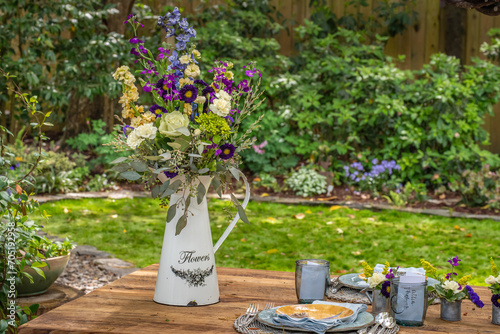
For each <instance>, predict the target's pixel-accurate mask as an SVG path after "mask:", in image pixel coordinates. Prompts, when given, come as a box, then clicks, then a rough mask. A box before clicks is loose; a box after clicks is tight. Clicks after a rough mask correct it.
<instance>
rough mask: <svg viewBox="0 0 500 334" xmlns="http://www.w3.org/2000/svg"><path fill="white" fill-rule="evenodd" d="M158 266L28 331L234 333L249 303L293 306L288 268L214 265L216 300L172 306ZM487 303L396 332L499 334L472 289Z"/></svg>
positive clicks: (432, 314)
mask: <svg viewBox="0 0 500 334" xmlns="http://www.w3.org/2000/svg"><path fill="white" fill-rule="evenodd" d="M157 270H158V265H152V266H149V267H147V268H144V269H142V270H139V271H136V272H134V273H132V274H130V275H128V276H125V277H124V278H122V279H119V280H117V281H115V282H113V283H111V284H109V285H106V286H104V287H102V288H100V289H97V290H95V291H93V292H91V293H89V294H88V295H86V296H84V297H81V298H78V299H76V300H74V301H71V302H69V303H67V304H64V305H62V306H60V307H58V308H56V309H54V310H52V311H50V312H48V313H46V314H43V315H42V316H40V317H38V318H37V319H34V320H32V321H30V322H29V323H27V324H25V325H23V326H22V327H21V329H20V333H21V334H27V333H36V334H44V333H154V334H155V333H232V334H234V333H236V331H235V330H234V329H233V322H234V320H235V319H236V318H237V317H238V316H240V315H241V314H243V313H244V312H245V310H246V309H247V307H248V305H249V304H250V303H253V302H256V303H258V304H259V305H260V307H261V308H262V307H264V305H265V304H266V303H267V302H274V303H275V305H277V306H278V305H286V304H295V303H296V302H297V300H296V296H295V284H294V274H293V273H291V272H279V271H266V270H253V269H233V268H217V274H218V277H219V287H220V295H221V298H220V299H221V301H220V303H218V304H214V305H210V306H202V307H173V306H166V305H160V304H157V303H155V302H153V294H154V288H155V283H156V274H157ZM476 292H477V293H478V294H479V296H480V297H481V299H482V300H483V301H484V302H485V304H486V306H485V307H484V308H483V309H479V308H477V307H474V305H473V304H472V303H471V302H470V301H468V300H467V301H464V302H463V304H462V321H460V322H446V321H443V320H440V319H439V305H433V306H430V307H429V309H428V312H427V318H426V321H425V326H423V327H416V328H402V329H401V330H400V333H416V334H430V333H467V334H471V333H496V334H498V333H500V326H495V325H493V324H491V302H490V301H489V300H490V298H491V293H490V292H489V290H488V289H487V288H485V287H479V288H477V289H476Z"/></svg>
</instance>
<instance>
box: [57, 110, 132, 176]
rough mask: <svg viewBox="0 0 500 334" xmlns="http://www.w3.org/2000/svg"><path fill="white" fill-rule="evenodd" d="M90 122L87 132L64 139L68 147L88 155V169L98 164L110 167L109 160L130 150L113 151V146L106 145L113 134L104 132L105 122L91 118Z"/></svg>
mask: <svg viewBox="0 0 500 334" xmlns="http://www.w3.org/2000/svg"><path fill="white" fill-rule="evenodd" d="M91 124H92V125H91V128H90V129H89V130H90V131H89V133H80V134H79V135H78V136H76V137H73V138H69V139H67V140H66V144H68V145H69V147H71V148H73V149H76V150H77V151H78V152H81V153H86V155H87V156H90V159H88V161H86V163H85V165H86V166H87V167H88V168H89V169H90V170H93V169H95V168H96V167H98V166H101V167H104V168H110V165H109V163H110V162H111V161H113V160H115V159H118V158H119V157H126V156H128V155H130V154H131V151H122V152H115V151H114V149H113V147H111V146H108V145H106V144H108V143H110V142H111V141H112V140H113V139H114V136H113V135H112V134H106V130H105V129H106V123H105V122H104V121H103V120H100V119H97V120H92V121H91Z"/></svg>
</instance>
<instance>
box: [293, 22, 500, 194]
mask: <svg viewBox="0 0 500 334" xmlns="http://www.w3.org/2000/svg"><path fill="white" fill-rule="evenodd" d="M297 30H298V32H299V34H300V35H302V36H303V38H304V40H303V45H304V50H303V51H302V52H301V54H300V56H301V57H303V58H304V59H305V60H307V63H306V65H305V66H304V67H303V68H302V69H301V71H300V72H298V73H297V77H296V79H295V81H296V82H297V84H296V85H295V87H294V89H293V93H292V94H291V95H290V100H291V103H290V105H291V106H293V108H292V121H294V122H295V124H297V129H296V130H295V129H293V130H292V132H294V131H297V132H298V133H299V135H300V137H299V138H297V140H296V151H297V153H300V154H302V155H304V156H309V155H312V154H317V153H318V152H320V153H322V154H323V155H325V156H329V155H330V156H332V159H339V158H340V159H342V160H347V161H369V159H370V157H373V156H376V157H380V158H382V159H386V160H391V159H397V161H398V164H399V165H400V166H401V176H402V178H403V180H407V181H408V180H411V181H412V182H417V183H420V182H423V183H425V184H426V186H427V187H437V186H438V185H440V184H446V183H447V182H448V181H450V180H452V179H453V178H454V177H455V176H456V175H459V174H460V173H461V172H462V171H464V170H466V169H472V170H475V169H477V168H480V166H481V165H482V164H483V162H488V163H490V164H491V165H492V166H495V168H497V167H498V166H499V165H500V159H499V157H498V156H497V155H494V154H491V153H489V152H487V151H485V150H483V149H481V146H480V145H484V144H488V134H487V132H486V131H485V130H484V129H483V128H482V126H481V125H482V123H483V117H484V115H485V114H487V113H491V112H492V107H493V105H494V104H495V103H496V102H497V101H498V99H499V97H500V95H499V91H500V87H499V86H498V85H497V84H496V83H497V81H498V80H499V79H500V68H499V67H498V66H495V65H493V64H491V63H488V62H485V61H482V60H479V59H475V60H474V62H473V65H471V66H465V70H464V71H460V66H459V62H458V60H457V59H455V58H453V57H448V56H445V55H443V54H436V55H434V56H432V58H431V62H430V63H429V64H427V65H424V67H423V69H422V70H420V71H414V72H411V71H405V70H400V69H398V68H397V67H396V66H395V64H394V63H393V62H392V60H391V59H390V58H387V57H386V56H385V55H384V49H383V44H382V43H381V42H383V40H380V41H379V43H376V44H372V45H367V44H364V43H363V36H362V35H361V34H359V33H355V32H352V31H347V30H343V29H339V31H338V32H337V33H335V34H331V35H327V36H326V37H319V35H318V29H317V26H315V25H314V24H313V23H311V22H306V24H305V26H304V27H301V28H298V29H297ZM299 83H300V84H299ZM478 87H481V89H478ZM334 167H335V165H334Z"/></svg>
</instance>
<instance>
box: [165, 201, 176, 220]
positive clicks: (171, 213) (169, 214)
mask: <svg viewBox="0 0 500 334" xmlns="http://www.w3.org/2000/svg"><path fill="white" fill-rule="evenodd" d="M176 213H177V205H175V204H172V203H171V204H170V207H169V208H168V211H167V223H170V222H171V221H172V219H174V217H175V214H176Z"/></svg>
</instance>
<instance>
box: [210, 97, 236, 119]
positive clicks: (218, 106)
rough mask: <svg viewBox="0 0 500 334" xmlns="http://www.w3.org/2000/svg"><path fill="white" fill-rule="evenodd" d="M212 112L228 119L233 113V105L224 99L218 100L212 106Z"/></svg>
mask: <svg viewBox="0 0 500 334" xmlns="http://www.w3.org/2000/svg"><path fill="white" fill-rule="evenodd" d="M209 107H210V110H212V112H213V113H214V114H216V115H218V116H220V117H226V116H227V115H229V112H230V111H231V103H230V102H229V101H226V100H224V99H216V100H214V103H212V104H210V106H209Z"/></svg>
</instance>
